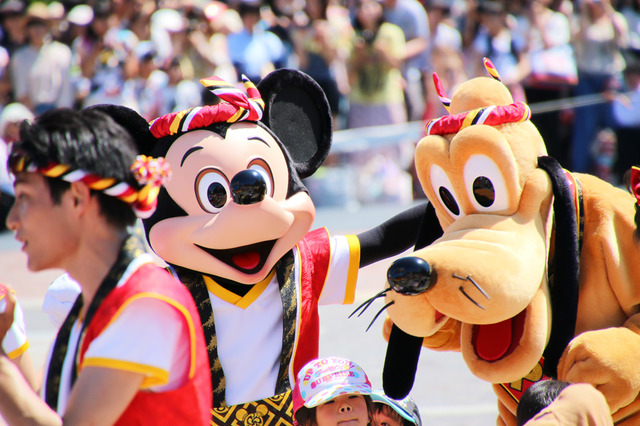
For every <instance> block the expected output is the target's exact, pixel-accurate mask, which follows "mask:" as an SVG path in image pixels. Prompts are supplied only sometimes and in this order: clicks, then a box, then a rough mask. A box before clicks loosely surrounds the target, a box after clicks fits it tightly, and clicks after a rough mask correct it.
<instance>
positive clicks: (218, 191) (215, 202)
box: [207, 182, 227, 208]
mask: <svg viewBox="0 0 640 426" xmlns="http://www.w3.org/2000/svg"><path fill="white" fill-rule="evenodd" d="M207 197H208V198H209V203H211V205H212V206H213V207H217V208H220V207H222V206H224V205H225V204H226V202H227V190H226V189H225V187H224V186H222V184H221V183H219V182H214V183H212V184H211V185H209V188H207Z"/></svg>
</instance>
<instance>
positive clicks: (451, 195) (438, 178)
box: [430, 164, 464, 219]
mask: <svg viewBox="0 0 640 426" xmlns="http://www.w3.org/2000/svg"><path fill="white" fill-rule="evenodd" d="M430 178H431V186H432V188H433V190H434V192H435V193H436V195H437V196H438V201H440V204H442V205H443V206H444V207H445V208H446V209H447V210H448V211H449V214H451V216H453V217H454V219H457V218H458V217H460V216H463V215H464V213H463V212H461V211H460V204H459V203H458V201H457V200H456V196H455V191H454V190H453V185H451V181H450V180H449V177H448V176H447V174H446V173H445V172H444V170H443V169H442V167H440V166H437V165H435V164H434V165H432V166H431V172H430Z"/></svg>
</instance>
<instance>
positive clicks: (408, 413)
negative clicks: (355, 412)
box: [371, 389, 422, 426]
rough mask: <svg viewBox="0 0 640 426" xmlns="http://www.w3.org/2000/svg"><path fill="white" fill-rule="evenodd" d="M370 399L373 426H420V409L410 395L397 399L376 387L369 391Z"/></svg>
mask: <svg viewBox="0 0 640 426" xmlns="http://www.w3.org/2000/svg"><path fill="white" fill-rule="evenodd" d="M371 399H372V400H373V424H374V426H382V425H388V426H422V419H421V418H420V411H419V410H418V406H417V405H416V403H415V402H414V401H413V399H411V397H410V396H407V397H406V398H404V399H401V400H397V399H393V398H390V397H388V396H387V395H385V393H384V391H383V390H382V389H376V390H374V391H373V392H372V393H371Z"/></svg>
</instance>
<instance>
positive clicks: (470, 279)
mask: <svg viewBox="0 0 640 426" xmlns="http://www.w3.org/2000/svg"><path fill="white" fill-rule="evenodd" d="M467 279H468V280H469V281H471V282H472V283H473V285H474V286H476V288H477V289H478V290H479V291H480V293H482V294H483V295H484V297H486V298H487V299H488V300H491V297H489V295H488V294H487V292H486V291H484V290H483V289H482V287H480V285H479V284H478V283H477V282H475V281H474V279H473V278H471V275H467Z"/></svg>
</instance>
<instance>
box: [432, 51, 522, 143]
mask: <svg viewBox="0 0 640 426" xmlns="http://www.w3.org/2000/svg"><path fill="white" fill-rule="evenodd" d="M483 62H484V66H485V68H486V70H487V72H488V73H489V75H490V76H491V77H493V78H494V79H495V80H498V81H502V79H501V78H500V75H499V74H498V71H497V70H496V67H495V66H494V65H493V63H492V62H491V61H490V60H489V59H488V58H484V60H483ZM433 83H434V86H435V88H436V93H437V94H438V98H440V102H442V105H444V107H445V108H446V110H447V111H449V106H450V105H451V99H449V98H448V97H447V94H446V93H445V91H444V87H443V86H442V82H440V78H439V77H438V74H436V73H433ZM529 118H531V110H530V109H529V106H528V105H527V104H525V103H523V102H514V103H512V104H510V105H506V106H496V105H492V106H488V107H484V108H478V109H474V110H472V111H467V112H462V113H460V114H456V115H449V116H443V117H440V118H435V119H433V120H431V121H429V122H428V123H427V125H426V126H425V132H426V134H427V135H450V134H453V133H458V132H459V131H460V130H462V129H464V128H465V127H469V126H472V125H475V124H485V125H488V126H498V125H500V124H506V123H520V122H523V121H527V120H528V119H529Z"/></svg>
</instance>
